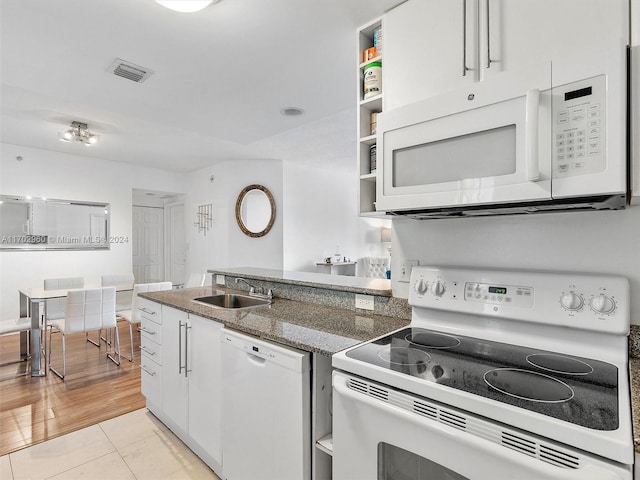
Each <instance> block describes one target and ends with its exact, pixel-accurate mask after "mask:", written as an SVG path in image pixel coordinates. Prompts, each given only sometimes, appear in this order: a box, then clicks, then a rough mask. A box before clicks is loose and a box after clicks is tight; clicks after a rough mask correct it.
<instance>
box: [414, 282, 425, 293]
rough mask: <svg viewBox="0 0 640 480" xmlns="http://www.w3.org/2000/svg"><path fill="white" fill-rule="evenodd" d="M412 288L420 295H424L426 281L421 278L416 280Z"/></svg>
mask: <svg viewBox="0 0 640 480" xmlns="http://www.w3.org/2000/svg"><path fill="white" fill-rule="evenodd" d="M413 289H414V290H415V291H416V292H418V293H419V294H420V295H424V294H425V293H426V291H427V282H425V281H424V280H423V279H422V278H421V279H420V280H418V281H417V282H416V283H415V285H414V286H413Z"/></svg>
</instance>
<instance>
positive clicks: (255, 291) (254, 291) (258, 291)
mask: <svg viewBox="0 0 640 480" xmlns="http://www.w3.org/2000/svg"><path fill="white" fill-rule="evenodd" d="M240 282H243V283H246V284H247V286H248V287H249V295H252V296H254V297H261V298H268V299H269V300H271V299H272V298H273V292H272V291H271V289H269V290H268V291H267V292H265V289H264V288H263V287H256V286H255V285H251V284H250V283H249V282H247V281H246V280H245V279H244V278H242V277H236V283H240Z"/></svg>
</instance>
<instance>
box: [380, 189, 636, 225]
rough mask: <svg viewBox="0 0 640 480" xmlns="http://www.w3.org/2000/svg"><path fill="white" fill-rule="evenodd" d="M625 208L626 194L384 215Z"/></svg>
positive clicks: (423, 217) (461, 215)
mask: <svg viewBox="0 0 640 480" xmlns="http://www.w3.org/2000/svg"><path fill="white" fill-rule="evenodd" d="M626 205H627V197H626V195H602V196H595V197H580V198H566V199H554V200H547V201H539V202H528V203H513V204H498V205H470V206H468V207H452V208H434V209H417V210H398V211H390V212H387V214H388V215H394V216H401V217H408V218H412V219H414V220H431V219H443V218H468V217H488V216H497V215H531V214H538V213H551V212H571V211H587V210H623V209H624V208H625V207H626Z"/></svg>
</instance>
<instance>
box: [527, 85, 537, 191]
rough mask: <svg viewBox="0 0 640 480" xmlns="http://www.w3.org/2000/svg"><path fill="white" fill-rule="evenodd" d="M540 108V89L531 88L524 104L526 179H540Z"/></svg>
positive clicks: (531, 180)
mask: <svg viewBox="0 0 640 480" xmlns="http://www.w3.org/2000/svg"><path fill="white" fill-rule="evenodd" d="M539 110H540V90H538V89H532V90H529V91H528V92H527V97H526V106H525V117H524V122H525V127H524V128H525V133H524V148H525V168H526V175H527V180H528V181H530V182H537V181H538V180H540V163H539V160H538V158H539V157H538V111H539Z"/></svg>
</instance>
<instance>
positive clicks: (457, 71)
mask: <svg viewBox="0 0 640 480" xmlns="http://www.w3.org/2000/svg"><path fill="white" fill-rule="evenodd" d="M628 11H629V3H628V0H409V1H407V2H405V3H403V4H401V5H399V6H398V7H396V8H394V9H392V10H390V11H389V12H388V13H387V14H386V15H385V16H384V28H385V40H384V41H385V44H384V48H385V67H384V71H383V91H384V101H385V102H384V110H385V111H388V110H391V109H394V108H396V107H399V106H402V105H406V104H408V103H413V102H416V101H419V100H423V99H425V98H429V97H432V96H435V95H438V94H440V93H444V92H447V91H450V90H455V89H459V88H463V87H464V86H465V85H468V84H471V83H473V82H477V81H482V80H484V79H486V78H490V77H492V76H495V75H497V74H499V73H501V72H504V71H508V70H511V71H512V70H517V69H519V68H521V67H526V66H530V65H532V64H536V63H541V62H548V61H552V62H553V61H554V60H558V59H560V60H562V59H565V58H569V57H571V55H573V54H574V53H577V52H581V53H584V52H586V51H589V49H592V50H597V49H599V48H600V45H601V43H602V40H603V39H604V38H605V37H606V38H610V37H611V32H620V39H621V41H627V40H628V38H629V26H628V18H629V16H628V13H629V12H628Z"/></svg>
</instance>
